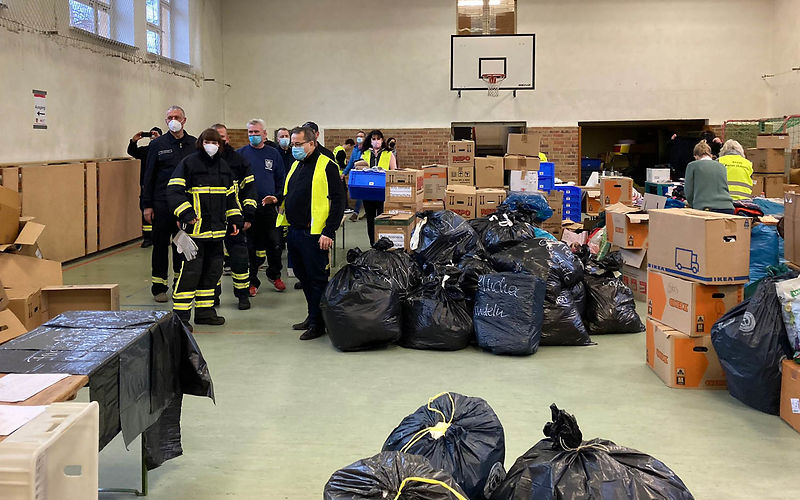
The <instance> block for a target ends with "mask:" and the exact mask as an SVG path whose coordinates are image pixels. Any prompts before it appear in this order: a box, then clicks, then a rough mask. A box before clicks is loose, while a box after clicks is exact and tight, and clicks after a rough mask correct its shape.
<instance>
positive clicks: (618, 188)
mask: <svg viewBox="0 0 800 500" xmlns="http://www.w3.org/2000/svg"><path fill="white" fill-rule="evenodd" d="M632 189H633V179H631V178H630V177H601V178H600V202H601V203H602V205H603V207H604V208H605V207H608V206H609V205H614V204H616V203H622V204H623V205H630V204H631V201H632V197H631V190H632Z"/></svg>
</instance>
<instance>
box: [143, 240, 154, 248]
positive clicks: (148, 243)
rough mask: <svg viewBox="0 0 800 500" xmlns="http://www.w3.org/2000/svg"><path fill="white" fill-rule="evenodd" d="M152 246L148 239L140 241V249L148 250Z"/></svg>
mask: <svg viewBox="0 0 800 500" xmlns="http://www.w3.org/2000/svg"><path fill="white" fill-rule="evenodd" d="M151 246H153V241H152V240H149V239H145V240H142V248H150V247H151Z"/></svg>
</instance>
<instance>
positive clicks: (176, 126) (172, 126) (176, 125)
mask: <svg viewBox="0 0 800 500" xmlns="http://www.w3.org/2000/svg"><path fill="white" fill-rule="evenodd" d="M167 127H169V130H170V131H171V132H175V133H176V134H177V133H178V132H180V131H181V129H182V128H183V125H181V122H179V121H178V120H170V121H169V123H167Z"/></svg>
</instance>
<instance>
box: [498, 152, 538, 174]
mask: <svg viewBox="0 0 800 500" xmlns="http://www.w3.org/2000/svg"><path fill="white" fill-rule="evenodd" d="M540 166H541V161H539V157H538V156H520V155H505V156H504V157H503V168H504V169H505V170H511V171H514V170H535V171H536V172H539V167H540Z"/></svg>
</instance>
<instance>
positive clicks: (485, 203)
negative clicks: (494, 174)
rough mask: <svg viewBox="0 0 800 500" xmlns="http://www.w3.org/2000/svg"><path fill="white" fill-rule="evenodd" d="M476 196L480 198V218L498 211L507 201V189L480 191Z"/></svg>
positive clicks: (478, 214)
mask: <svg viewBox="0 0 800 500" xmlns="http://www.w3.org/2000/svg"><path fill="white" fill-rule="evenodd" d="M476 194H477V196H478V213H477V216H478V217H486V216H487V215H492V214H493V213H495V212H496V211H497V207H499V206H500V204H501V203H503V202H504V201H505V199H506V190H505V189H495V188H486V189H478V191H477V193H476Z"/></svg>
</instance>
